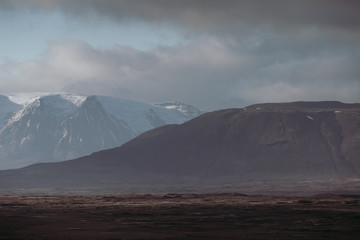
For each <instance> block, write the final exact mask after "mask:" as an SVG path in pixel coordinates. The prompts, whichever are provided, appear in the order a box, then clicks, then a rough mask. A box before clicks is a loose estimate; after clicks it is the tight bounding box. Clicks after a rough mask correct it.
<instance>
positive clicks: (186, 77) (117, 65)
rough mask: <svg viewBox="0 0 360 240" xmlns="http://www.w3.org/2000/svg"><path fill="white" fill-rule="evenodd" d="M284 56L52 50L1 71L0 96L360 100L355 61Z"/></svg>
mask: <svg viewBox="0 0 360 240" xmlns="http://www.w3.org/2000/svg"><path fill="white" fill-rule="evenodd" d="M280 55H281V54H280ZM284 55H285V56H278V57H277V58H274V54H271V56H269V55H267V53H264V54H259V53H258V52H256V51H255V53H254V51H252V50H251V49H250V50H244V51H239V50H238V49H237V48H236V49H235V50H234V49H233V46H232V45H231V44H224V43H223V42H221V41H218V40H216V39H204V40H202V41H197V42H193V43H192V44H189V45H183V46H176V47H167V48H156V49H153V50H152V51H139V50H136V49H133V48H129V47H117V48H111V49H101V48H93V47H91V46H90V45H87V44H86V43H53V44H52V45H50V46H49V49H48V50H47V51H46V52H45V53H44V55H43V58H42V59H41V60H37V61H28V62H22V63H11V62H9V63H6V64H3V65H1V66H0V89H7V91H8V92H9V91H10V92H19V91H70V92H77V93H87V94H105V95H114V96H119V97H123V98H131V99H137V100H142V101H150V102H161V101H167V100H178V101H183V102H190V103H193V104H195V105H197V106H199V107H201V108H203V109H207V110H210V109H216V108H224V107H236V106H238V107H240V106H243V105H244V104H250V103H256V102H267V101H272V102H274V101H294V100H332V99H336V100H341V101H345V102H356V101H359V100H360V99H359V92H360V84H359V80H358V76H360V72H359V68H358V66H357V63H358V62H359V60H360V59H359V58H358V55H355V56H352V57H349V56H351V54H350V53H348V54H347V53H346V52H344V53H343V54H334V55H332V54H327V55H323V56H321V55H319V56H318V57H303V58H292V57H291V53H284ZM287 55H290V56H287ZM282 58H283V59H282Z"/></svg>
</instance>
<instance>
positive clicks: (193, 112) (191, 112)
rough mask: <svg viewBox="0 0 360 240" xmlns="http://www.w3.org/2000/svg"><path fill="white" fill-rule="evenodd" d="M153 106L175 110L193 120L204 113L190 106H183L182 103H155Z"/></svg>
mask: <svg viewBox="0 0 360 240" xmlns="http://www.w3.org/2000/svg"><path fill="white" fill-rule="evenodd" d="M155 105H157V106H160V107H164V108H167V109H174V110H177V111H179V112H181V113H183V114H184V115H185V116H186V117H188V118H194V117H197V116H199V115H201V114H203V113H204V112H202V111H200V110H199V109H197V108H196V107H194V106H192V105H189V104H184V103H180V102H166V103H157V104H155Z"/></svg>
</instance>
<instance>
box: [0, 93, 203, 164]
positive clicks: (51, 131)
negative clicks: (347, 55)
mask: <svg viewBox="0 0 360 240" xmlns="http://www.w3.org/2000/svg"><path fill="white" fill-rule="evenodd" d="M199 114H201V112H200V111H199V110H198V109H196V108H195V107H193V106H190V105H186V104H182V103H164V104H158V105H152V104H146V103H141V102H136V101H130V100H125V99H120V98H114V97H105V96H85V95H74V94H47V93H35V94H30V93H25V94H8V95H0V169H9V168H19V167H23V166H27V165H30V164H33V163H38V162H44V161H46V162H54V161H62V160H67V159H73V158H77V157H80V156H85V155H88V154H90V153H92V152H96V151H99V150H103V149H108V148H113V147H118V146H120V145H122V144H123V143H125V142H127V141H129V140H130V139H132V138H134V137H135V136H137V135H139V134H141V133H142V132H144V131H147V130H150V129H152V128H156V127H159V126H162V125H165V124H179V123H183V122H185V121H187V120H189V119H191V118H193V117H195V116H198V115H199Z"/></svg>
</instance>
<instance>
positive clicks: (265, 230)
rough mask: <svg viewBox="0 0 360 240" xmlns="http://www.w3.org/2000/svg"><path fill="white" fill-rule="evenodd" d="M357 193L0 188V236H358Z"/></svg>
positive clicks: (359, 201) (28, 239) (359, 208)
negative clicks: (6, 191) (32, 191)
mask: <svg viewBox="0 0 360 240" xmlns="http://www.w3.org/2000/svg"><path fill="white" fill-rule="evenodd" d="M359 236H360V196H359V195H329V194H327V195H326V194H323V195H315V196H312V197H294V196H287V197H285V196H264V195H243V194H235V193H231V194H230V193H229V194H155V195H150V194H142V195H140V194H129V195H88V196H86V195H83V196H71V195H68V196H65V195H62V196H61V195H53V196H45V195H43V196H39V195H38V196H14V195H2V196H0V239H4V240H5V239H6V240H10V239H14V240H15V239H26V240H31V239H34V240H40V239H41V240H45V239H59V240H60V239H66V240H70V239H89V240H91V239H354V240H355V239H359Z"/></svg>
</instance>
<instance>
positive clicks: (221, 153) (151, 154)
mask: <svg viewBox="0 0 360 240" xmlns="http://www.w3.org/2000/svg"><path fill="white" fill-rule="evenodd" d="M359 156H360V104H344V103H340V102H295V103H282V104H258V105H253V106H249V107H246V108H240V109H226V110H220V111H215V112H211V113H205V114H203V115H201V116H199V117H197V118H195V119H192V120H190V121H187V122H185V123H183V124H172V125H166V126H162V127H159V128H156V129H153V130H150V131H147V132H145V133H143V134H141V135H140V136H138V137H136V138H134V139H133V140H131V141H129V142H127V143H125V144H124V145H122V146H121V147H117V148H113V149H110V150H104V151H100V152H96V153H93V154H91V155H90V156H86V157H82V158H79V159H76V160H71V161H65V162H61V163H42V164H36V165H32V166H29V167H26V168H23V169H18V170H8V171H0V187H1V188H2V189H16V188H21V189H26V188H27V189H31V188H67V189H71V188H98V189H106V188H119V189H121V188H129V187H136V186H137V187H139V186H142V187H144V188H148V189H154V188H156V187H164V186H166V187H178V186H191V187H197V188H206V187H209V186H216V185H219V186H223V185H227V186H237V185H241V184H245V183H251V182H257V183H267V184H271V186H272V187H274V188H276V186H277V184H279V183H281V182H300V183H302V184H307V185H311V183H312V182H313V181H320V182H322V184H323V186H325V187H329V188H330V189H331V188H332V187H334V186H333V185H331V184H332V183H333V182H334V181H347V180H349V179H350V180H351V179H352V180H354V179H355V180H356V179H357V180H359V179H360V157H359ZM358 183H359V181H358ZM358 187H359V186H358ZM293 190H294V191H296V189H293Z"/></svg>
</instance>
